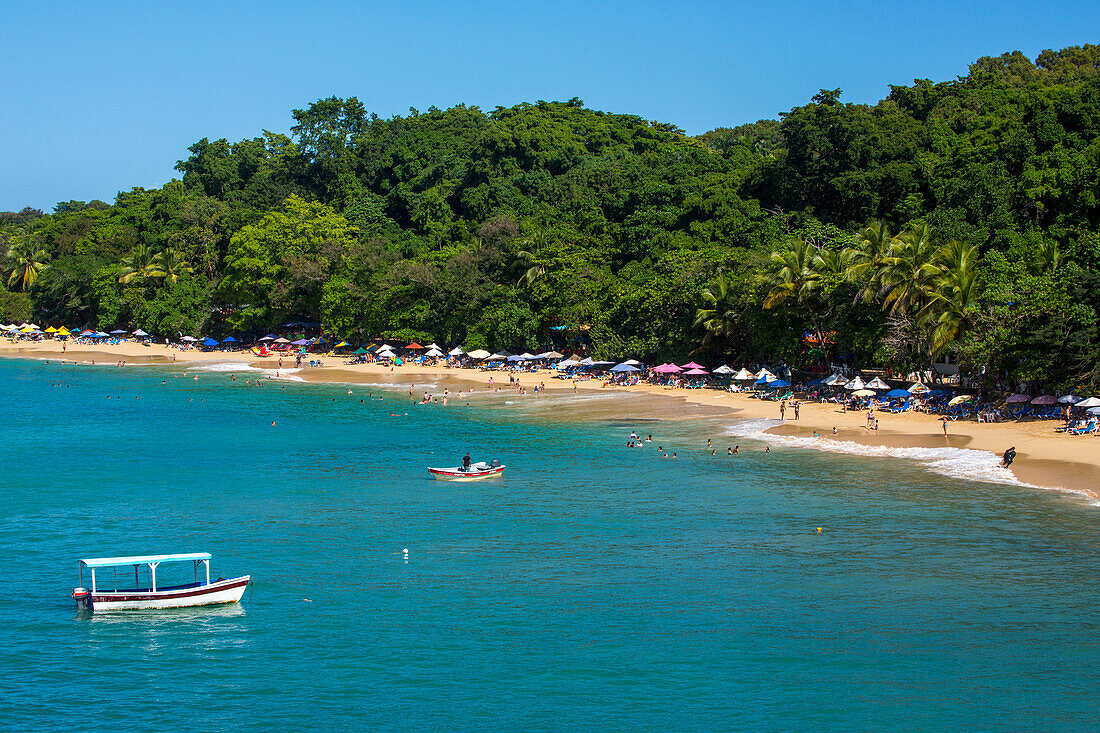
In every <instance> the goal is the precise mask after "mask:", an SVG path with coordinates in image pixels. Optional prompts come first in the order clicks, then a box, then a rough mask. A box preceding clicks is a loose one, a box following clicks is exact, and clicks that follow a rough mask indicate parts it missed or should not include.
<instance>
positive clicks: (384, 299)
mask: <svg viewBox="0 0 1100 733" xmlns="http://www.w3.org/2000/svg"><path fill="white" fill-rule="evenodd" d="M293 118H294V121H295V124H294V126H293V127H292V128H291V135H290V136H289V137H288V136H285V135H281V134H274V133H270V132H266V131H264V132H263V134H262V135H261V136H258V137H255V138H252V139H248V140H240V141H238V142H229V141H227V140H224V139H222V140H208V139H202V140H199V141H198V142H196V143H195V144H194V145H192V146H191V147H190V148H189V153H190V154H189V155H188V156H187V157H186V158H185V159H183V160H181V161H179V163H178V164H177V166H176V168H177V170H178V171H179V172H180V174H181V175H180V178H179V179H173V180H172V181H170V182H168V183H166V184H165V185H164V186H163V187H161V188H159V189H156V190H147V189H134V190H131V191H128V192H125V193H120V194H119V195H118V196H117V198H116V199H115V201H114V202H113V203H111V204H108V203H104V202H102V201H91V202H83V201H66V202H63V203H59V204H58V205H57V206H56V207H55V209H54V211H53V212H52V213H49V214H44V213H43V212H41V211H38V210H34V209H30V208H28V209H24V210H23V211H20V212H10V213H3V214H0V247H2V252H3V253H5V254H6V256H7V262H6V268H7V269H6V270H5V272H6V274H7V275H8V277H6V278H4V284H5V285H6V288H4V289H3V290H2V291H0V321H4V322H9V321H17V322H18V321H21V320H30V319H34V320H41V321H45V322H49V323H53V324H61V323H64V324H66V325H69V326H74V325H79V326H93V327H96V328H99V329H102V330H108V331H109V330H111V329H114V328H117V327H122V328H127V329H136V328H142V329H144V330H146V331H148V332H151V333H154V334H172V335H175V334H177V333H178V332H183V333H190V334H193V335H199V334H204V335H213V336H220V335H224V334H228V333H234V334H238V335H239V334H248V333H257V332H259V331H267V330H269V329H271V328H273V327H276V326H278V325H279V324H282V323H284V322H286V321H289V320H309V321H317V322H320V323H322V324H323V325H324V328H325V329H326V331H327V332H331V333H333V334H336V335H339V336H341V337H344V338H347V339H349V340H350V339H361V340H365V339H368V338H372V337H388V338H393V339H397V340H403V339H409V340H419V339H428V340H440V341H445V342H447V343H462V344H465V345H467V346H468V347H469V348H475V347H488V348H508V349H516V350H523V349H534V348H536V347H539V346H543V345H549V344H554V345H558V346H568V345H575V344H583V345H585V346H587V347H588V348H589V349H590V351H591V353H592V354H594V355H596V356H606V357H628V356H632V357H637V358H641V359H643V360H647V361H652V360H658V359H663V358H679V357H683V356H685V355H687V353H688V352H691V353H692V355H693V356H695V358H700V357H702V358H706V359H711V360H714V361H716V360H719V359H721V360H725V361H732V362H735V363H741V362H743V361H769V362H774V361H779V360H782V361H785V362H787V363H789V364H796V365H803V366H808V365H812V364H814V363H823V362H825V361H830V362H835V361H837V360H841V361H845V362H847V363H849V364H851V365H853V366H871V365H878V366H889V367H893V368H897V369H905V368H911V367H914V366H925V367H927V365H928V364H929V363H930V361H932V360H936V359H939V358H942V357H944V356H946V357H949V358H951V359H952V360H953V361H957V362H959V363H961V364H962V365H963V366H964V368H965V369H967V370H969V371H970V372H971V373H980V372H981V371H982V370H983V369H985V370H987V374H989V375H991V376H992V375H997V376H1008V377H1011V378H1013V379H1029V380H1037V381H1040V382H1044V383H1046V384H1048V385H1050V386H1062V387H1070V386H1079V385H1091V386H1094V387H1095V386H1097V385H1100V368H1098V366H1100V234H1098V231H1100V201H1098V199H1100V46H1094V45H1086V46H1084V47H1072V48H1067V49H1064V50H1061V51H1045V52H1043V53H1042V54H1040V56H1039V57H1038V58H1037V59H1036V60H1035V61H1034V62H1032V61H1031V60H1030V59H1028V58H1027V57H1025V56H1023V55H1022V54H1020V53H1018V52H1016V53H1008V54H1004V55H1002V56H999V57H987V58H982V59H979V60H978V61H977V62H976V63H974V64H973V65H971V66H970V68H969V73H967V74H966V75H965V76H962V77H960V78H958V79H955V80H952V81H944V82H934V81H929V80H925V79H921V80H916V81H915V82H913V83H912V84H910V85H905V86H896V87H891V91H890V94H889V96H888V97H887V98H885V99H883V100H882V101H880V102H879V103H877V104H875V105H863V104H849V103H845V102H844V101H843V98H842V93H841V90H839V89H834V90H822V91H821V92H820V93H819V94H817V95H816V96H814V97H813V99H812V100H811V101H810V102H809V103H808V104H806V105H804V106H800V107H796V108H794V109H792V110H791V111H790V112H787V113H784V114H781V115H780V119H779V120H761V121H759V122H755V123H752V124H745V125H741V126H739V127H734V128H722V129H716V130H712V131H710V132H707V133H705V134H703V135H699V136H697V137H692V136H688V135H685V134H684V132H683V131H682V130H680V129H678V128H677V127H675V126H674V125H670V124H666V123H661V122H654V121H650V120H645V119H642V118H640V117H637V116H633V115H627V114H610V113H605V112H600V111H595V110H590V109H587V108H585V107H584V105H583V103H582V102H581V101H580V100H579V99H572V100H569V101H567V102H543V101H539V102H536V103H532V104H520V105H517V106H514V107H509V108H503V107H498V108H496V109H493V110H491V111H488V112H486V111H483V110H480V109H478V108H473V107H465V106H458V107H454V108H452V109H448V110H439V109H435V108H432V109H429V110H427V111H425V112H420V111H417V110H410V112H409V114H408V115H406V116H396V117H393V118H390V119H382V118H380V117H378V116H377V115H373V114H370V113H369V112H368V111H367V109H366V108H365V107H364V105H363V104H362V103H361V102H360V101H359V100H357V99H355V98H349V99H337V98H329V99H323V100H320V101H317V102H315V103H313V104H311V105H309V106H308V107H307V108H306V109H300V110H294V111H293Z"/></svg>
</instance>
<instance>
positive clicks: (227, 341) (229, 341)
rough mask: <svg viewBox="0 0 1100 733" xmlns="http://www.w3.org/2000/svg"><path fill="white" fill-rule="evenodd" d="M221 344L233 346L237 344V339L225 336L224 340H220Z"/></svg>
mask: <svg viewBox="0 0 1100 733" xmlns="http://www.w3.org/2000/svg"><path fill="white" fill-rule="evenodd" d="M222 343H223V344H235V343H237V339H235V338H233V337H232V336H226V337H225V338H224V339H222Z"/></svg>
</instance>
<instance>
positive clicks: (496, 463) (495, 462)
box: [489, 458, 500, 468]
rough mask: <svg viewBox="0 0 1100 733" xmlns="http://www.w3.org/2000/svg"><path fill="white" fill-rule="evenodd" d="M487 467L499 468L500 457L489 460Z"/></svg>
mask: <svg viewBox="0 0 1100 733" xmlns="http://www.w3.org/2000/svg"><path fill="white" fill-rule="evenodd" d="M489 468H500V459H499V458H494V459H493V460H491V461H489Z"/></svg>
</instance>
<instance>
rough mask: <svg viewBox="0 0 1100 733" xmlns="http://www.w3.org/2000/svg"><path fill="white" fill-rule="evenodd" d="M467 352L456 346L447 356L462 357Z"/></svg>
mask: <svg viewBox="0 0 1100 733" xmlns="http://www.w3.org/2000/svg"><path fill="white" fill-rule="evenodd" d="M465 353H466V352H465V351H463V350H462V347H461V346H456V347H454V348H453V349H451V350H450V351H448V352H447V356H462V355H463V354H465Z"/></svg>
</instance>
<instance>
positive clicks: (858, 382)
mask: <svg viewBox="0 0 1100 733" xmlns="http://www.w3.org/2000/svg"><path fill="white" fill-rule="evenodd" d="M845 386H846V387H847V388H848V389H851V390H857V389H866V388H867V385H866V384H864V383H863V380H862V379H860V378H859V377H858V376H857V377H856V378H855V379H853V380H852V381H850V382H848V384H847V385H845Z"/></svg>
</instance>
